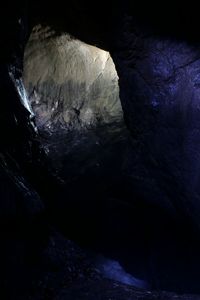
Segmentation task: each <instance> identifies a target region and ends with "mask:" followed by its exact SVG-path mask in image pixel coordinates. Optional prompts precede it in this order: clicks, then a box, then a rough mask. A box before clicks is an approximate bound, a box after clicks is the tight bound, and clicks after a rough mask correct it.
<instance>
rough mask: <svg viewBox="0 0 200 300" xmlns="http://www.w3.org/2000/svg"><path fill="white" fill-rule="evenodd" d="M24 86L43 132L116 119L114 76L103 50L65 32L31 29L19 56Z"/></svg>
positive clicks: (119, 118)
mask: <svg viewBox="0 0 200 300" xmlns="http://www.w3.org/2000/svg"><path fill="white" fill-rule="evenodd" d="M23 77H24V83H25V86H26V88H27V92H28V96H29V99H30V101H31V105H32V107H33V110H34V112H35V114H36V123H37V125H38V127H39V128H43V130H45V129H46V130H48V131H54V130H56V129H58V128H62V127H64V128H68V129H80V128H87V127H91V126H96V125H97V124H102V123H112V122H120V121H122V109H121V104H120V100H119V88H118V76H117V73H116V70H115V66H114V64H113V61H112V59H111V57H110V55H109V53H108V52H106V51H103V50H101V49H98V48H96V47H94V46H90V45H87V44H85V43H83V42H81V41H79V40H77V39H75V38H73V37H71V36H70V35H68V34H61V35H56V34H55V32H54V31H53V30H51V29H50V28H48V27H41V26H40V25H38V26H36V27H34V29H33V31H32V34H31V36H30V38H29V42H28V44H27V46H26V49H25V55H24V73H23Z"/></svg>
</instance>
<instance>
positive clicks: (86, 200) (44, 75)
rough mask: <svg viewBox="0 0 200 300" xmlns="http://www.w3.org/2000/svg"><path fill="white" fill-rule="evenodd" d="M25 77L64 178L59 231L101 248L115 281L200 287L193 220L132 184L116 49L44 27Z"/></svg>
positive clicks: (53, 205) (53, 198)
mask: <svg viewBox="0 0 200 300" xmlns="http://www.w3.org/2000/svg"><path fill="white" fill-rule="evenodd" d="M23 81H24V84H25V87H26V91H27V94H28V98H29V101H30V103H31V106H32V108H33V111H34V114H35V122H36V126H37V128H38V129H39V133H40V134H39V136H40V137H39V143H40V147H41V148H42V149H43V150H44V152H45V154H46V156H47V157H48V161H49V164H50V165H51V168H52V170H53V171H52V170H51V172H54V176H55V177H56V180H57V181H58V182H59V184H60V185H59V191H58V189H56V191H54V192H52V189H54V187H53V188H52V187H50V186H48V184H49V183H48V180H47V182H46V188H45V189H46V191H45V193H44V194H45V195H46V197H47V198H48V199H47V200H48V201H49V199H50V201H49V202H48V203H47V207H48V214H49V216H50V219H51V220H53V222H54V224H56V226H57V227H58V228H59V230H61V232H63V233H64V235H65V236H67V237H69V238H70V239H72V240H74V241H76V242H77V243H78V244H79V245H81V246H82V247H84V248H86V249H87V251H91V250H92V251H94V252H95V253H98V254H99V255H100V257H99V256H97V257H96V256H95V258H94V261H95V263H96V264H97V265H98V266H99V268H100V269H101V270H102V272H104V273H105V274H106V273H107V276H110V277H111V278H117V280H121V281H122V282H123V280H125V281H124V282H125V283H127V282H129V283H130V284H132V285H135V286H139V287H146V286H148V285H149V287H150V288H152V289H158V290H159V289H166V290H170V291H172V290H173V291H178V292H199V287H198V284H196V282H195V281H194V278H195V277H196V276H197V272H198V271H197V268H198V265H199V264H200V262H199V259H198V252H199V241H198V237H197V236H196V233H194V232H193V228H192V226H190V223H189V222H187V221H186V220H185V219H184V218H183V219H182V217H181V216H178V217H177V215H175V214H174V208H173V207H172V208H171V207H170V205H169V207H168V204H167V205H166V206H165V203H164V204H163V203H158V200H157V199H156V200H155V199H151V200H150V201H149V202H148V201H146V199H145V197H144V198H143V197H141V193H140V191H137V188H138V187H137V185H134V184H133V182H132V177H131V176H130V171H129V168H128V167H127V166H128V165H129V163H130V161H131V158H130V156H131V154H130V151H131V147H132V145H131V139H130V132H129V130H128V129H127V128H126V125H125V124H124V120H123V112H122V108H121V103H120V99H119V87H118V76H117V73H116V70H115V66H114V63H113V61H112V59H111V56H110V55H109V53H108V52H106V51H104V50H100V49H98V48H96V47H94V46H90V45H87V44H85V43H83V42H81V41H79V40H77V39H75V38H73V37H71V36H70V35H68V34H61V35H56V32H54V31H53V30H52V29H51V28H49V27H42V26H41V25H38V26H36V27H34V29H33V31H32V33H31V36H30V38H29V41H28V43H27V45H26V49H25V53H24V71H23ZM152 105H153V104H152ZM132 118H134V116H132ZM144 155H145V154H144ZM144 159H145V158H144ZM134 180H135V181H137V180H138V178H134ZM42 189H44V187H42ZM139 189H142V187H139ZM150 191H151V190H150ZM150 198H151V197H150ZM101 255H103V257H104V256H105V257H106V259H105V258H102V256H101ZM117 264H119V265H117ZM194 265H195V267H194ZM121 266H122V267H123V268H124V269H125V270H126V271H124V270H123V268H122V267H121ZM183 269H184V272H183ZM126 272H128V273H126ZM116 274H117V275H116ZM130 274H131V275H130ZM116 276H117V277H116ZM129 276H130V277H129ZM131 276H134V277H131ZM124 278H125V279H124ZM136 278H139V279H141V281H140V280H138V281H137V279H136Z"/></svg>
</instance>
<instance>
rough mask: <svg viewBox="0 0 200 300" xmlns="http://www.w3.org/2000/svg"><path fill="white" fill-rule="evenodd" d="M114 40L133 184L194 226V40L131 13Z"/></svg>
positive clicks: (197, 209)
mask: <svg viewBox="0 0 200 300" xmlns="http://www.w3.org/2000/svg"><path fill="white" fill-rule="evenodd" d="M117 43H118V44H117V45H118V46H117V49H116V51H115V52H114V53H113V59H114V62H115V65H116V68H117V72H118V75H119V83H120V99H121V101H122V106H123V109H124V114H125V120H126V124H127V126H128V128H129V130H130V132H131V135H132V149H131V150H130V157H129V158H130V161H129V162H128V164H129V166H128V168H129V172H130V173H129V174H130V177H131V178H132V183H133V189H135V191H136V193H138V196H139V197H141V198H143V199H146V201H147V202H149V201H150V202H151V201H152V202H154V203H156V204H157V205H161V206H164V207H166V209H169V211H170V210H171V212H172V213H174V212H175V213H178V214H179V213H180V214H182V215H183V216H185V217H186V218H190V219H191V220H193V221H194V223H195V224H196V225H197V226H199V213H200V198H199V197H200V190H199V180H200V178H199V162H200V161H199V159H200V157H199V147H200V144H199V128H200V123H199V68H200V58H199V57H200V56H199V55H200V49H199V46H197V45H194V44H193V43H191V42H187V41H182V40H180V41H178V40H176V39H174V38H170V37H168V36H163V37H162V38H161V37H160V36H159V35H156V34H153V33H152V31H149V32H148V31H145V30H144V28H141V27H140V26H138V24H137V23H135V22H134V21H133V18H132V17H127V18H125V22H124V28H123V30H122V34H121V39H119V40H118V42H117ZM122 44H123V49H122V50H121V45H122Z"/></svg>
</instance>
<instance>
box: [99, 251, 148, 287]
mask: <svg viewBox="0 0 200 300" xmlns="http://www.w3.org/2000/svg"><path fill="white" fill-rule="evenodd" d="M96 266H97V268H98V269H99V271H100V272H101V274H102V275H103V276H104V277H105V278H108V279H112V280H116V281H118V282H121V283H124V284H127V285H131V286H134V287H137V288H148V283H147V282H146V281H144V280H140V279H137V278H135V277H133V276H132V275H131V274H129V273H127V272H126V271H125V270H124V269H123V267H122V266H121V265H120V263H119V262H118V261H115V260H111V259H107V258H105V257H103V256H100V257H98V259H97V262H96Z"/></svg>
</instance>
